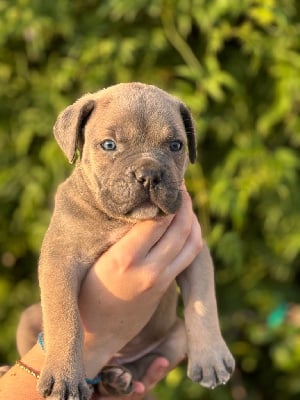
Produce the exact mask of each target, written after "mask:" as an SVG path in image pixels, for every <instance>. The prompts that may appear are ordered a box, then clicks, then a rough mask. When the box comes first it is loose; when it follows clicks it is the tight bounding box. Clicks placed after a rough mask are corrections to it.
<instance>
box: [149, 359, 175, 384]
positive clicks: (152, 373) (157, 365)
mask: <svg viewBox="0 0 300 400" xmlns="http://www.w3.org/2000/svg"><path fill="white" fill-rule="evenodd" d="M169 366H170V363H169V361H168V360H167V359H166V358H164V357H157V358H156V359H155V360H154V361H153V362H152V363H151V364H150V366H149V368H148V370H147V371H146V374H145V376H144V378H143V383H144V385H145V389H146V391H148V390H150V389H152V388H153V387H154V386H155V385H156V384H157V383H158V382H159V381H160V380H162V379H163V378H164V377H165V376H166V375H167V373H168V370H169Z"/></svg>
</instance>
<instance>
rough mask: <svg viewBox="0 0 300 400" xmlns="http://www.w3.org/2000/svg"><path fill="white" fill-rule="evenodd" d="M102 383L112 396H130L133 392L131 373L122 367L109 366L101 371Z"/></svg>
mask: <svg viewBox="0 0 300 400" xmlns="http://www.w3.org/2000/svg"><path fill="white" fill-rule="evenodd" d="M101 377H102V380H101V383H102V385H103V386H104V388H105V389H106V390H107V391H108V393H110V394H112V395H124V394H129V393H130V392H131V391H132V385H133V379H132V374H131V372H130V371H129V370H128V369H127V368H125V367H122V366H121V365H111V366H110V365H108V366H106V367H104V368H103V369H102V371H101Z"/></svg>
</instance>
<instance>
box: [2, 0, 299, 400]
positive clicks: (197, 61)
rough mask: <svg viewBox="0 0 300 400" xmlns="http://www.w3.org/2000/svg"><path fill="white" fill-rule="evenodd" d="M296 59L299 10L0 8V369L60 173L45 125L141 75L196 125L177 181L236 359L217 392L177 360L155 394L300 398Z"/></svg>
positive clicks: (30, 294) (147, 2) (185, 2)
mask: <svg viewBox="0 0 300 400" xmlns="http://www.w3.org/2000/svg"><path fill="white" fill-rule="evenodd" d="M299 50H300V2H299V1H297V0H177V1H176V0H126V1H124V0H103V1H101V0H56V1H44V0H2V1H1V0H0V185H1V187H0V201H1V203H0V204H1V207H0V226H1V229H0V242H1V243H0V261H1V274H0V324H1V326H0V363H13V362H14V361H15V359H16V358H17V354H16V350H15V338H14V337H15V329H16V324H17V320H18V317H19V314H20V312H21V310H23V309H24V308H25V307H26V306H27V305H29V304H31V303H32V302H34V301H36V300H38V297H39V294H38V288H37V273H36V270H37V268H36V267H37V260H38V254H39V249H40V245H41V241H42V238H43V234H44V232H45V229H46V227H47V224H48V222H49V218H50V215H51V209H52V204H53V193H54V191H55V188H56V187H57V185H58V183H59V182H61V181H62V180H63V179H64V177H65V176H67V174H68V173H69V171H70V169H71V167H70V166H69V165H68V162H67V160H66V159H65V158H64V156H63V154H62V153H61V152H60V150H59V148H58V146H57V144H56V142H55V140H54V138H53V135H52V126H53V124H54V122H55V119H56V116H57V115H58V113H59V112H60V111H61V110H62V109H63V108H64V107H65V106H67V105H69V104H70V103H72V102H73V101H75V99H76V98H77V97H79V96H80V95H82V94H83V93H85V92H88V91H96V90H98V89H100V88H103V87H106V86H109V85H111V84H114V83H118V82H128V81H142V82H146V83H151V84H155V85H157V86H159V87H161V88H163V89H165V90H167V91H169V92H170V93H172V94H174V95H177V96H178V97H180V98H181V99H182V100H183V101H184V102H185V103H186V104H187V105H188V106H189V107H190V109H191V111H192V113H193V115H194V118H195V121H196V125H197V132H198V143H199V146H198V163H197V164H195V165H193V166H191V167H190V169H189V171H188V173H187V184H188V188H189V190H190V193H191V195H192V197H193V201H194V206H195V210H196V212H197V214H198V215H199V218H200V221H201V224H202V227H203V231H204V233H205V237H206V239H207V241H208V242H209V244H210V247H211V250H212V253H213V257H214V260H215V269H216V289H217V297H218V304H219V313H220V320H221V325H222V330H223V333H224V336H225V338H226V341H227V343H228V344H229V346H230V348H231V350H232V352H233V354H234V356H235V358H236V362H237V368H236V372H235V374H234V376H233V378H232V380H231V381H230V383H229V384H228V385H226V386H224V387H221V388H218V389H216V390H214V391H209V390H207V389H203V388H201V387H200V386H198V385H196V384H194V383H191V382H190V381H189V380H188V379H187V378H186V373H185V366H184V365H183V366H181V367H179V368H177V369H176V370H175V371H173V372H172V373H171V374H170V375H169V377H168V378H167V379H166V380H165V381H164V382H163V383H161V384H160V385H159V387H158V388H157V389H156V393H157V395H158V398H160V399H163V400H171V399H172V400H176V399H180V400H189V399H191V400H192V399H199V400H209V399H210V400H211V399H213V400H229V399H233V400H246V399H247V400H248V399H249V400H271V399H272V400H294V399H295V400H296V399H299V398H300V329H299V327H300V311H299V308H298V306H297V304H298V302H300V292H299V285H300V254H299V248H300V179H299V164H300V161H299V147H300V117H299V114H300V52H299ZM200 335H201V332H199V336H200Z"/></svg>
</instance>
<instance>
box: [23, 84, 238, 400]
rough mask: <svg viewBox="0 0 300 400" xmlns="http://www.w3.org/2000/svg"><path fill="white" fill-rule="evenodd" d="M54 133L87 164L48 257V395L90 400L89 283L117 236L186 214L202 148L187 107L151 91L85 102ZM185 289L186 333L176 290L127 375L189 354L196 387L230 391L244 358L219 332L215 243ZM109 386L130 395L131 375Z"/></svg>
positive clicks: (128, 88)
mask: <svg viewBox="0 0 300 400" xmlns="http://www.w3.org/2000/svg"><path fill="white" fill-rule="evenodd" d="M54 135H55V137H56V140H57V142H58V143H59V145H60V147H61V148H62V150H63V151H64V153H65V154H66V156H67V158H68V159H69V161H70V162H73V161H74V159H75V157H76V154H77V153H78V155H79V160H78V162H77V165H76V167H75V169H74V171H73V173H72V174H71V176H70V177H69V178H68V179H67V180H66V181H65V182H63V183H62V184H61V185H60V187H59V188H58V191H57V194H56V200H55V209H54V213H53V216H52V219H51V223H50V226H49V228H48V231H47V233H46V235H45V238H44V241H43V245H42V251H41V256H40V262H39V282H40V288H41V305H42V312H43V328H44V337H45V346H46V361H45V365H44V368H43V370H42V372H41V376H40V379H39V382H38V390H39V392H40V394H41V395H42V396H44V397H49V398H51V399H53V400H54V399H59V400H60V399H66V400H74V399H76V400H79V399H80V400H83V399H88V398H89V396H90V388H89V386H88V385H87V383H86V377H85V371H84V368H83V360H82V351H80V349H81V348H82V340H83V337H82V327H81V323H80V317H79V311H78V304H77V297H78V292H79V289H80V285H81V282H82V280H83V278H84V277H85V275H86V273H87V271H88V269H89V268H90V267H91V265H92V264H93V263H94V262H95V260H96V259H97V258H98V257H99V256H100V255H101V254H102V253H103V252H104V251H105V250H107V249H108V248H109V246H111V245H112V244H113V243H114V242H115V241H116V237H117V236H116V234H115V233H114V232H116V231H117V232H120V229H121V228H124V227H128V226H130V225H132V224H134V223H135V222H136V221H138V220H144V219H152V218H157V217H160V216H164V215H167V214H171V213H176V211H177V210H178V208H179V207H180V204H181V185H182V181H183V179H184V173H185V170H186V167H187V164H188V161H189V160H190V161H191V162H194V161H195V158H196V142H195V133H194V125H193V122H192V118H191V115H190V113H189V111H188V109H187V107H186V106H185V105H184V104H183V103H182V102H181V101H180V100H178V99H177V98H175V97H173V96H170V95H169V94H167V93H166V92H164V91H162V90H161V89H158V88H157V87H155V86H151V85H146V84H141V83H128V84H119V85H115V86H112V87H109V88H107V89H104V90H101V91H99V92H97V93H94V94H86V95H84V96H83V97H81V98H80V99H79V100H77V101H76V102H75V103H74V104H72V105H71V106H69V107H67V108H66V109H65V110H64V111H63V112H62V113H61V114H60V115H59V117H58V119H57V122H56V124H55V126H54ZM177 283H178V284H179V287H180V289H181V293H182V296H183V302H184V316H185V325H184V323H183V321H181V320H180V319H178V318H177V317H176V312H175V310H176V304H177V293H176V284H175V282H174V284H173V285H172V286H171V287H170V288H169V289H168V291H167V293H166V294H165V295H164V297H163V299H162V301H161V304H160V305H159V307H158V309H157V310H156V312H155V313H154V315H153V316H152V317H151V316H149V323H148V324H147V325H146V327H144V329H143V330H142V332H141V336H140V338H141V341H142V343H145V348H148V349H149V352H148V354H146V355H145V354H144V355H143V356H141V357H140V358H137V357H138V356H136V357H135V355H134V354H133V353H132V350H133V349H134V343H131V345H128V346H126V347H125V348H124V349H121V350H120V354H121V355H122V359H123V360H130V364H128V365H127V368H128V369H129V371H130V372H131V374H132V375H133V378H134V379H138V378H141V376H142V375H143V373H144V372H145V369H146V368H147V366H148V365H149V362H150V361H151V359H153V357H154V356H155V355H156V356H157V354H161V355H163V356H165V357H167V358H168V359H169V360H170V362H171V365H172V362H175V360H177V359H178V355H179V354H183V353H185V352H187V353H188V376H189V377H190V378H191V380H192V381H195V382H199V383H200V384H202V385H203V386H205V387H211V388H213V387H215V386H217V385H218V384H224V383H226V382H227V380H228V379H229V377H230V375H231V373H232V371H233V369H234V360H233V358H232V356H231V354H230V352H229V350H228V348H227V346H226V344H225V342H224V340H223V338H222V335H221V332H220V328H219V322H218V315H217V306H216V300H215V289H214V272H213V264H212V260H211V257H210V254H209V250H208V248H207V246H206V245H205V246H204V249H203V250H202V251H201V253H200V255H199V256H198V257H197V258H196V259H195V261H194V262H193V263H192V264H191V265H190V266H189V267H188V268H187V269H186V270H185V271H184V272H183V273H182V274H181V275H180V276H179V277H178V279H177ZM103 302H105V298H104V299H103ZM37 307H38V306H37ZM166 309H168V310H169V312H168V313H167V314H166ZM38 313H39V311H38ZM150 317H151V318H150ZM111 318H113V316H111ZM23 320H24V318H23ZM23 322H24V321H23ZM103 323H104V324H105V321H103ZM174 338H175V339H176V340H174ZM151 341H153V343H152V345H150V344H151ZM186 346H187V348H186ZM129 349H130V353H129ZM124 376H126V379H124ZM103 379H104V383H105V384H106V387H107V388H108V389H110V391H111V392H112V393H120V394H122V393H127V392H128V391H130V388H131V380H132V376H131V375H130V374H123V371H122V369H121V368H119V369H118V368H114V367H111V368H108V369H104V370H103Z"/></svg>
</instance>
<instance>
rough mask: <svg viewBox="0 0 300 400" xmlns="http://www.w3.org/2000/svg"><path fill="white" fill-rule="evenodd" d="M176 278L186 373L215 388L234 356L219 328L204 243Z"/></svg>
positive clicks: (228, 372) (211, 269)
mask: <svg viewBox="0 0 300 400" xmlns="http://www.w3.org/2000/svg"><path fill="white" fill-rule="evenodd" d="M177 280H178V284H179V286H180V289H181V292H182V296H183V302H184V309H185V310H184V314H185V324H186V333H187V343H188V359H189V361H188V376H189V377H190V378H191V380H193V381H195V382H199V383H201V384H202V385H203V386H205V387H210V388H214V387H216V386H217V385H219V384H224V383H226V382H227V381H228V379H229V378H230V375H231V373H232V372H233V370H234V359H233V357H232V355H231V353H230V352H229V350H228V348H227V346H226V344H225V342H224V340H223V338H222V335H221V332H220V328H219V321H218V313H217V304H216V298H215V287H214V286H215V285H214V267H213V263H212V259H211V256H210V253H209V250H208V247H207V245H205V246H204V248H203V249H202V251H201V253H200V254H199V255H198V257H197V258H196V259H195V260H194V262H193V263H192V264H191V265H190V266H189V267H188V268H187V269H186V270H185V271H184V272H183V273H182V274H181V275H180V276H179V277H178V278H177Z"/></svg>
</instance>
